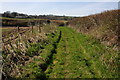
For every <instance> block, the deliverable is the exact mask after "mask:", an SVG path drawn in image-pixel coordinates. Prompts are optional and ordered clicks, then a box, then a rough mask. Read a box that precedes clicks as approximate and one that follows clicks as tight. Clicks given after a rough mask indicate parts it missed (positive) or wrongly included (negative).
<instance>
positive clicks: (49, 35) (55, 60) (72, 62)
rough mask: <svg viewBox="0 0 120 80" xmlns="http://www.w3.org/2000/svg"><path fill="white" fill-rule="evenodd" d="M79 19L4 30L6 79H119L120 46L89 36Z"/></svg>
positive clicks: (4, 71) (4, 72)
mask: <svg viewBox="0 0 120 80" xmlns="http://www.w3.org/2000/svg"><path fill="white" fill-rule="evenodd" d="M79 19H83V18H78V20H76V19H75V20H73V21H74V22H72V21H56V20H55V21H54V20H53V21H52V22H51V23H47V22H46V21H45V22H43V23H42V25H37V26H36V25H34V26H33V25H31V26H29V27H18V26H17V27H4V28H1V29H2V41H3V43H4V44H3V46H2V48H3V49H2V50H3V51H2V56H3V65H4V66H3V74H2V77H3V79H5V80H9V79H15V80H18V79H23V80H24V79H32V80H37V79H52V78H65V79H67V78H71V79H73V78H118V77H119V75H118V64H119V62H118V54H119V52H120V51H119V50H118V49H117V47H116V42H115V43H114V46H115V47H114V46H113V45H107V44H103V42H102V40H101V39H99V38H97V37H96V36H95V35H92V34H86V30H85V29H84V27H83V26H78V25H83V24H85V23H84V19H83V20H79ZM85 20H86V18H85ZM76 21H78V22H79V23H78V24H77V25H75V24H76ZM80 21H82V22H80ZM34 22H36V21H34ZM68 23H69V24H68ZM80 23H81V24H80ZM82 23H83V24H82ZM91 23H92V22H91ZM86 26H88V25H87V24H86ZM94 27H95V26H94ZM102 28H103V27H102ZM82 29H83V30H82ZM79 30H82V31H83V32H80V31H79ZM90 30H91V28H90ZM102 30H103V29H102ZM104 34H106V33H104ZM108 42H109V40H108Z"/></svg>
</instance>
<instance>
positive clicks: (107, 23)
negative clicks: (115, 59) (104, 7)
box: [69, 10, 120, 49]
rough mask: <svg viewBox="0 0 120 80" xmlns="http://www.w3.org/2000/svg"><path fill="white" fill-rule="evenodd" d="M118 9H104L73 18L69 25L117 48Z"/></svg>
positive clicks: (119, 17)
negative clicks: (97, 12)
mask: <svg viewBox="0 0 120 80" xmlns="http://www.w3.org/2000/svg"><path fill="white" fill-rule="evenodd" d="M118 13H120V10H111V11H105V12H102V13H99V14H95V15H90V16H86V17H80V18H75V19H73V20H71V21H70V22H69V26H70V27H71V28H73V29H75V30H76V31H77V32H81V33H84V34H88V35H91V36H94V37H95V38H97V39H99V40H100V41H101V43H103V44H106V45H109V46H112V47H114V48H115V49H116V48H118V47H119V46H118V37H120V36H119V35H118V34H119V28H120V26H119V25H118V20H119V19H120V16H119V14H118Z"/></svg>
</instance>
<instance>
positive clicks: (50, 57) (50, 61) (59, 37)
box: [40, 31, 62, 72]
mask: <svg viewBox="0 0 120 80" xmlns="http://www.w3.org/2000/svg"><path fill="white" fill-rule="evenodd" d="M61 36H62V32H61V31H60V33H59V36H58V39H57V41H55V42H54V43H53V44H52V45H53V49H52V50H51V55H50V56H49V59H48V60H47V61H46V63H45V64H42V65H41V66H40V67H41V69H42V71H43V72H45V71H46V70H47V68H48V66H49V65H50V64H52V63H53V55H54V54H56V53H57V51H56V49H57V45H58V43H59V42H60V40H61Z"/></svg>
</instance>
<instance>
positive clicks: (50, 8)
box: [0, 2, 118, 17]
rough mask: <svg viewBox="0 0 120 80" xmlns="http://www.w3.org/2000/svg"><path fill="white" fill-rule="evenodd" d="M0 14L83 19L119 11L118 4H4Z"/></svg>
mask: <svg viewBox="0 0 120 80" xmlns="http://www.w3.org/2000/svg"><path fill="white" fill-rule="evenodd" d="M1 4H2V5H1V9H0V12H1V13H4V12H6V11H10V12H18V13H23V14H27V15H54V16H73V17H82V16H89V15H93V14H97V13H101V12H104V11H107V10H115V9H118V2H3V3H1Z"/></svg>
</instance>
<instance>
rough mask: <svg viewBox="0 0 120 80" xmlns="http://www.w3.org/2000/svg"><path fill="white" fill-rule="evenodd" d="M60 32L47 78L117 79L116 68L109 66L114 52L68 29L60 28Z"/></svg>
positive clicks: (47, 71)
mask: <svg viewBox="0 0 120 80" xmlns="http://www.w3.org/2000/svg"><path fill="white" fill-rule="evenodd" d="M60 30H61V31H62V38H61V40H60V42H59V44H58V47H57V54H55V55H54V60H53V64H52V65H50V66H49V68H48V70H46V74H47V76H49V78H115V77H118V75H117V73H116V72H115V70H116V68H117V67H116V66H114V65H112V66H111V65H110V64H109V63H110V62H109V59H110V58H111V57H114V56H115V55H116V56H117V53H116V52H115V51H110V50H108V49H106V46H104V45H102V44H100V42H99V41H97V40H95V39H92V38H91V37H89V36H85V35H83V34H80V33H76V32H75V31H73V30H72V29H70V28H67V27H65V28H64V27H61V28H60ZM105 59H107V60H105ZM114 59H115V58H114ZM114 59H112V60H111V61H113V60H114ZM107 62H108V63H107ZM111 64H112V62H111ZM109 66H111V67H114V69H112V68H111V69H112V70H111V71H110V67H109Z"/></svg>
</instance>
